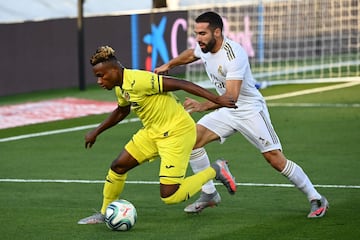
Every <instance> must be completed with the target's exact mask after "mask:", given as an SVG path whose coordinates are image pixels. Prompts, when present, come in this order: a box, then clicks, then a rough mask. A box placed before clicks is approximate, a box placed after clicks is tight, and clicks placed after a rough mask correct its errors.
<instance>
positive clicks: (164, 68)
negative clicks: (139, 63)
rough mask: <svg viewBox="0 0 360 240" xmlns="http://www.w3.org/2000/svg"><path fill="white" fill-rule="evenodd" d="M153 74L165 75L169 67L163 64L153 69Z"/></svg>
mask: <svg viewBox="0 0 360 240" xmlns="http://www.w3.org/2000/svg"><path fill="white" fill-rule="evenodd" d="M154 73H156V74H160V75H167V74H168V73H169V67H168V65H167V64H163V65H161V66H160V67H157V68H155V69H154Z"/></svg>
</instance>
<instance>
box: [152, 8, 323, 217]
mask: <svg viewBox="0 0 360 240" xmlns="http://www.w3.org/2000/svg"><path fill="white" fill-rule="evenodd" d="M222 30H223V22H222V19H221V17H220V16H219V15H218V14H217V13H215V12H205V13H203V14H201V15H200V16H198V17H197V18H196V19H195V28H194V32H195V35H196V41H197V44H196V47H195V49H187V50H185V51H183V52H182V53H181V54H180V55H179V56H178V57H176V58H173V59H171V60H170V61H169V62H168V63H165V64H163V65H162V66H160V67H158V68H156V69H155V70H154V71H155V73H162V72H167V71H168V70H169V69H171V68H173V67H176V66H179V65H183V64H188V63H192V62H194V61H196V60H198V59H201V60H202V62H203V64H204V66H205V69H206V72H207V74H208V77H209V78H210V80H211V82H212V83H213V84H214V86H215V88H216V91H217V92H218V94H219V95H228V96H230V97H232V98H233V99H235V100H236V101H237V102H236V105H237V106H238V108H237V109H229V108H222V107H221V106H219V105H217V104H214V103H212V102H210V101H206V102H198V101H196V100H194V99H191V98H187V99H186V100H185V102H184V107H185V109H187V110H188V112H190V113H192V112H203V111H207V110H215V111H212V112H210V113H208V114H206V115H205V116H204V117H202V118H201V119H200V120H199V121H198V122H197V124H196V127H197V140H196V144H195V146H194V149H193V151H192V153H191V158H190V166H191V168H192V170H193V171H194V172H195V173H196V172H198V171H201V170H202V169H204V168H206V167H208V166H209V165H210V163H209V158H208V156H207V153H206V151H205V149H204V146H205V145H206V144H207V143H209V142H212V141H215V140H220V142H221V143H223V142H224V141H225V139H226V138H227V137H229V136H231V135H232V134H233V133H235V132H239V133H241V134H242V135H243V136H244V137H245V138H246V139H247V140H248V141H249V142H250V143H251V144H252V145H254V146H255V147H256V148H257V149H259V151H260V152H261V153H262V155H263V156H264V158H265V159H266V160H267V161H268V163H270V165H271V166H272V167H273V168H274V169H276V170H277V171H279V172H281V174H283V175H284V176H285V177H287V178H288V179H289V181H290V182H291V183H293V184H294V185H295V186H296V187H297V188H298V189H299V190H301V191H302V192H303V193H304V194H305V195H306V197H307V199H308V200H309V202H310V205H311V209H310V213H309V214H308V218H318V217H322V216H324V215H325V213H326V211H327V209H328V207H329V203H328V201H327V200H326V198H325V197H324V196H322V195H320V194H319V193H318V191H317V190H316V189H315V188H314V186H313V184H312V183H311V181H310V179H309V177H308V176H307V175H306V173H305V172H304V171H303V169H302V168H301V167H300V166H299V165H297V164H296V163H295V162H293V161H291V160H289V159H287V158H286V157H285V156H284V154H283V152H282V146H281V143H280V140H279V138H278V136H277V134H276V132H275V130H274V128H273V126H272V124H271V120H270V115H269V112H268V109H267V106H266V103H265V100H264V97H263V96H262V95H261V93H260V92H259V91H258V90H257V88H256V87H255V80H254V78H253V76H252V73H251V69H250V64H249V61H248V56H247V54H246V52H245V50H244V49H243V48H242V47H241V45H240V44H238V43H236V42H234V41H232V40H230V39H228V38H226V37H224V36H223V33H222ZM220 201H221V197H220V195H219V193H218V192H217V191H216V188H215V186H214V184H213V182H212V181H209V182H207V183H206V184H205V185H203V187H202V192H201V195H200V198H199V199H198V200H197V201H195V202H194V203H193V204H190V205H189V206H187V207H186V208H185V209H184V211H185V212H190V213H191V212H200V211H202V210H203V209H204V208H206V207H209V206H214V205H217V204H218V203H220Z"/></svg>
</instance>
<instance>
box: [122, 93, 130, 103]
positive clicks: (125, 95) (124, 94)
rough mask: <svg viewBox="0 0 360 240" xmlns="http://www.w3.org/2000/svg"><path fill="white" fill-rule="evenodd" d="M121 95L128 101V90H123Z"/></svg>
mask: <svg viewBox="0 0 360 240" xmlns="http://www.w3.org/2000/svg"><path fill="white" fill-rule="evenodd" d="M123 96H124V98H125V100H126V101H128V102H130V94H129V93H128V92H125V91H124V92H123Z"/></svg>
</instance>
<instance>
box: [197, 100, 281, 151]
mask: <svg viewBox="0 0 360 240" xmlns="http://www.w3.org/2000/svg"><path fill="white" fill-rule="evenodd" d="M197 124H200V125H202V126H204V127H206V128H207V129H209V130H211V131H213V132H214V133H216V134H217V135H218V136H219V137H220V143H223V142H224V141H225V140H226V138H228V137H229V136H231V135H232V134H233V133H235V132H239V133H241V134H242V135H243V136H244V137H245V138H246V139H247V140H248V141H249V142H250V143H251V144H252V145H254V146H255V147H256V148H257V149H259V150H260V151H261V152H262V153H264V152H268V151H271V150H276V149H279V150H282V147H281V143H280V140H279V138H278V136H277V134H276V132H275V130H274V128H273V126H272V124H271V120H270V115H269V112H268V110H267V108H266V106H264V108H263V110H262V111H260V112H259V113H257V114H255V115H254V116H252V117H249V118H247V119H244V118H243V117H241V118H240V117H238V116H236V111H234V110H232V109H229V108H220V109H218V110H215V111H213V112H211V113H208V114H206V115H205V116H203V117H202V118H201V119H200V120H199V121H198V122H197Z"/></svg>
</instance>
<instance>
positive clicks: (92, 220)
mask: <svg viewBox="0 0 360 240" xmlns="http://www.w3.org/2000/svg"><path fill="white" fill-rule="evenodd" d="M104 222H105V217H104V215H102V214H101V213H95V214H93V215H91V216H89V217H86V218H83V219H80V220H79V221H78V224H98V223H104Z"/></svg>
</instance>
